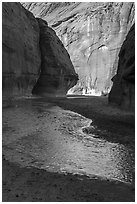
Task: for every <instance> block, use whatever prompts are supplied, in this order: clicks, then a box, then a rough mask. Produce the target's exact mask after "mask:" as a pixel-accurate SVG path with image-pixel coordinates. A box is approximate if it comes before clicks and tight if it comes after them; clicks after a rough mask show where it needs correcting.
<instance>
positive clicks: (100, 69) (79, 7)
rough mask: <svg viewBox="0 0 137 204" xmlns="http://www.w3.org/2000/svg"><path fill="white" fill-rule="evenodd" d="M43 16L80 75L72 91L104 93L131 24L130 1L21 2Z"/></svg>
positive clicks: (132, 18)
mask: <svg viewBox="0 0 137 204" xmlns="http://www.w3.org/2000/svg"><path fill="white" fill-rule="evenodd" d="M22 4H23V6H24V7H25V8H27V9H28V10H30V11H31V12H33V14H34V15H35V16H36V17H40V18H42V19H45V20H46V21H47V22H48V24H49V25H50V26H52V28H53V29H54V30H55V31H56V33H57V35H58V36H59V38H60V39H61V41H62V42H63V44H64V46H65V47H66V49H67V51H68V53H69V54H70V58H71V60H72V63H73V65H74V68H75V71H76V72H77V74H78V75H79V81H78V83H77V85H76V86H75V87H74V88H72V89H71V91H70V92H71V93H79V94H82V93H83V94H85V93H91V94H92V93H94V94H100V95H101V94H107V93H108V92H109V91H110V89H111V86H112V81H111V78H112V77H113V76H114V75H115V74H116V71H117V66H118V54H119V51H120V48H121V46H122V43H123V41H124V40H125V38H126V35H127V33H128V31H129V30H130V28H131V26H132V25H133V23H134V12H135V5H134V3H132V2H117V3H116V2H55V3H52V2H51V3H45V2H43V3H22Z"/></svg>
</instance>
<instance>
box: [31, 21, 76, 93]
mask: <svg viewBox="0 0 137 204" xmlns="http://www.w3.org/2000/svg"><path fill="white" fill-rule="evenodd" d="M37 21H38V23H39V27H40V50H41V73H40V77H39V79H38V81H37V83H36V85H35V86H34V88H33V94H39V95H47V94H48V95H51V94H52V95H55V96H64V95H66V93H67V91H68V90H69V89H70V88H71V87H72V86H74V85H75V84H76V82H77V80H78V76H77V75H76V73H75V71H74V67H73V65H72V63H71V60H70V57H69V54H68V53H67V51H66V49H65V48H64V46H63V44H62V42H61V41H60V39H59V38H58V37H57V36H56V33H55V31H54V30H53V29H51V28H50V27H48V24H47V22H46V21H44V20H42V19H40V18H39V19H37Z"/></svg>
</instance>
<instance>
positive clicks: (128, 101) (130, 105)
mask: <svg viewBox="0 0 137 204" xmlns="http://www.w3.org/2000/svg"><path fill="white" fill-rule="evenodd" d="M109 102H110V103H115V104H118V105H119V106H121V108H123V109H127V110H133V111H134V108H135V24H134V25H133V26H132V27H131V29H130V31H129V33H128V35H127V37H126V40H125V41H124V43H123V45H122V47H121V50H120V53H119V62H118V70H117V74H116V75H115V76H114V77H113V87H112V89H111V92H110V94H109Z"/></svg>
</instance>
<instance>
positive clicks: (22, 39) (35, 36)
mask: <svg viewBox="0 0 137 204" xmlns="http://www.w3.org/2000/svg"><path fill="white" fill-rule="evenodd" d="M40 63H41V57H40V50H39V25H38V22H37V20H36V19H35V17H34V16H33V14H31V13H30V12H29V11H27V10H25V9H24V8H23V7H22V5H21V4H20V3H2V81H3V87H2V88H3V96H13V95H22V94H30V93H31V91H32V88H33V86H34V84H35V83H36V80H37V78H38V72H39V70H40Z"/></svg>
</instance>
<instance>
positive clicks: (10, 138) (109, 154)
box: [3, 98, 134, 182]
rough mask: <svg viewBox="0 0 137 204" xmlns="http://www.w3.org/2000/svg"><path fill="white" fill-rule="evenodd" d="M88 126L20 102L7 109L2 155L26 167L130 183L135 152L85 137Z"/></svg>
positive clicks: (53, 109) (34, 102)
mask: <svg viewBox="0 0 137 204" xmlns="http://www.w3.org/2000/svg"><path fill="white" fill-rule="evenodd" d="M90 124H92V120H90V119H88V118H85V117H83V116H82V115H79V114H77V113H75V112H72V111H68V110H63V109H61V108H59V107H58V106H55V105H53V104H51V103H47V102H43V101H42V100H41V99H35V98H34V99H22V100H18V101H16V102H15V103H14V105H13V106H11V107H7V108H4V110H3V154H4V155H5V157H6V159H8V160H10V161H12V162H17V163H19V164H20V165H22V166H26V167H30V166H35V167H37V168H43V169H46V170H48V171H58V172H60V171H61V172H71V173H78V174H86V175H90V176H93V177H96V176H99V177H103V178H108V179H116V180H121V181H123V182H132V179H133V178H132V175H133V172H134V152H132V150H131V149H128V148H127V147H125V146H124V145H121V144H118V143H111V142H108V141H106V140H103V139H100V138H99V135H96V134H95V133H94V134H85V133H83V131H82V128H83V127H86V126H89V125H90ZM92 128H94V127H92ZM106 134H107V132H106Z"/></svg>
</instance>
